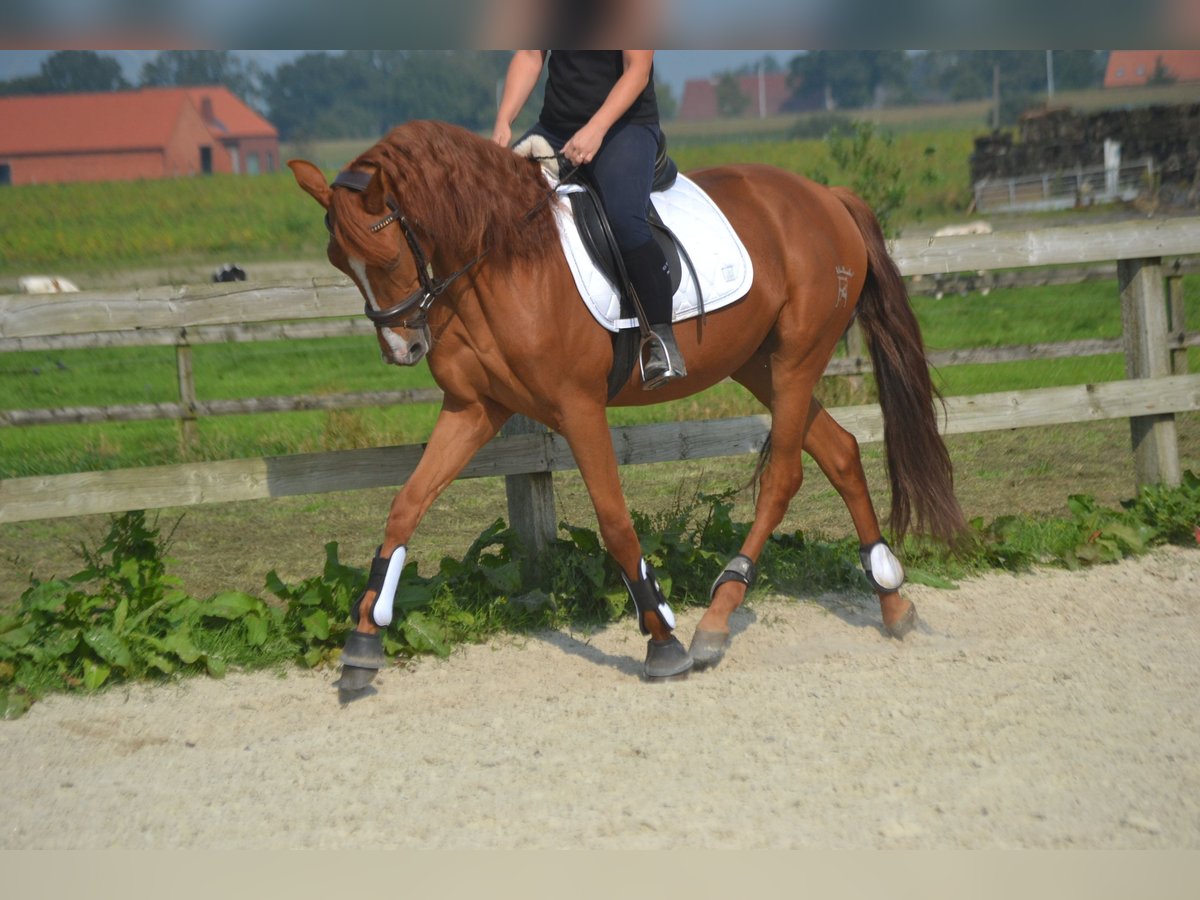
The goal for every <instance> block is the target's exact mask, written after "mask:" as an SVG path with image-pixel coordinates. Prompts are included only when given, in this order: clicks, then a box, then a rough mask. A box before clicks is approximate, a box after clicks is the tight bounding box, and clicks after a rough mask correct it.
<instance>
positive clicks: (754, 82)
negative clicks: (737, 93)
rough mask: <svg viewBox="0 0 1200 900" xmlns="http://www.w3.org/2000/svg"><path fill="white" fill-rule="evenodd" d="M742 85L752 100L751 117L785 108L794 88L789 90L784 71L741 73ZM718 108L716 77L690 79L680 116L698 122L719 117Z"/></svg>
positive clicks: (740, 80) (680, 108)
mask: <svg viewBox="0 0 1200 900" xmlns="http://www.w3.org/2000/svg"><path fill="white" fill-rule="evenodd" d="M737 82H738V87H739V88H740V89H741V92H742V93H743V94H744V95H745V97H746V99H747V100H748V101H749V103H748V104H747V106H746V113H745V114H746V115H748V116H773V115H775V114H777V113H779V112H780V111H781V110H782V109H783V105H784V104H785V103H786V102H787V100H788V97H789V96H790V95H791V91H789V90H788V85H787V74H786V73H783V72H773V73H766V74H763V75H761V76H760V75H740V76H738V79H737ZM718 114H719V113H718V110H717V80H716V79H712V78H690V79H688V80H687V82H685V83H684V86H683V101H682V102H681V103H680V104H679V119H680V121H683V122H696V121H701V120H704V119H715V118H717V116H718Z"/></svg>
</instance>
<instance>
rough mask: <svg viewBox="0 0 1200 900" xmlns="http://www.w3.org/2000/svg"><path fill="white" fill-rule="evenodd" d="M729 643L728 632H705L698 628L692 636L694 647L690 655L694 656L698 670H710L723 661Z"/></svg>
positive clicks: (689, 650) (693, 659) (689, 651)
mask: <svg viewBox="0 0 1200 900" xmlns="http://www.w3.org/2000/svg"><path fill="white" fill-rule="evenodd" d="M729 641H730V636H729V632H728V631H704V630H702V629H699V628H697V629H696V632H695V633H694V634H693V635H692V646H691V647H690V648H689V649H688V653H690V654H691V655H692V661H693V662H694V663H695V665H696V668H697V669H708V668H711V667H712V666H715V665H716V664H717V663H719V662H720V661H721V658H722V657H723V656H724V655H725V648H726V647H728V646H729Z"/></svg>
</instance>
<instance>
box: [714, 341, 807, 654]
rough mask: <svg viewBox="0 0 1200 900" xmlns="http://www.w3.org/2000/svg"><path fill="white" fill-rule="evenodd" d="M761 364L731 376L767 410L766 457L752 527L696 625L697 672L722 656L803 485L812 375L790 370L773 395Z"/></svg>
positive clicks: (754, 363)
mask: <svg viewBox="0 0 1200 900" xmlns="http://www.w3.org/2000/svg"><path fill="white" fill-rule="evenodd" d="M764 363H765V361H764V360H761V359H756V360H752V361H751V362H750V363H748V364H747V365H746V366H745V367H743V369H742V370H740V371H738V372H736V373H734V376H733V377H734V378H735V379H736V380H737V381H738V382H740V383H741V384H743V385H745V386H746V387H747V388H749V389H750V392H751V393H753V394H754V395H755V397H756V398H757V399H758V400H759V401H760V402H761V403H763V404H764V405H765V406H767V407H768V408H769V409H770V410H771V416H772V422H771V453H770V455H769V457H768V458H767V463H766V466H765V467H764V469H763V471H762V477H761V480H760V483H759V492H758V500H757V502H756V503H755V508H754V523H753V524H752V525H751V526H750V531H749V533H748V534H747V535H746V539H745V541H743V543H742V546H741V550H740V551H739V553H738V555H737V556H736V557H734V559H733V560H732V561H730V563H729V565H727V566H726V567H725V570H724V571H723V572H722V573H721V574H720V575H719V576H718V577H717V580H716V581H715V582H714V583H713V588H712V596H711V597H710V598H709V606H708V609H707V610H706V611H705V613H704V615H703V616H702V617H701V619H700V621H699V622H698V623H697V625H696V632H695V635H694V636H693V638H692V647H691V652H692V657H693V659H694V660H695V663H696V666H697V667H701V668H702V667H704V666H711V665H716V663H717V662H719V661H720V659H721V657H722V656H723V655H724V652H725V647H726V646H727V645H728V643H729V617H730V615H732V614H733V611H734V610H735V609H737V608H738V607H739V606H741V604H742V601H743V600H744V599H745V597H746V591H747V590H748V589H749V587H750V585H751V583H752V582H753V580H754V573H755V568H756V565H757V561H758V558H759V555H760V554H761V553H762V550H763V547H765V546H766V543H767V540H768V539H769V538H770V536H771V534H772V532H773V531H774V530H775V529H776V528H777V527H778V526H779V523H780V522H782V521H783V517H784V515H785V514H786V513H787V509H788V505H789V504H790V503H791V501H792V498H793V497H794V496H795V495H796V492H797V491H798V490H800V485H801V484H802V483H803V481H804V469H803V462H802V459H801V452H800V451H801V448H802V447H803V446H804V443H805V435H806V433H807V431H808V427H809V422H810V418H811V415H812V412H811V411H812V409H815V408H819V407H817V406H816V405H815V401H813V399H812V388H813V384H814V383H815V376H813V375H812V374H810V373H807V372H794V373H793V375H792V377H788V378H784V379H781V382H782V383H784V384H786V385H787V389H786V392H784V391H774V390H772V384H773V376H772V374H771V372H770V370H769V369H768V368H767V366H766V365H765V364H764ZM817 374H818V375H819V372H818V373H817ZM774 377H775V378H778V375H777V374H776V375H775V376H774Z"/></svg>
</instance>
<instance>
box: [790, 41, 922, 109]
mask: <svg viewBox="0 0 1200 900" xmlns="http://www.w3.org/2000/svg"><path fill="white" fill-rule="evenodd" d="M909 66H910V62H909V59H908V57H907V56H906V55H905V53H904V51H903V50H814V51H811V52H809V53H805V54H803V55H801V56H795V57H793V58H792V60H791V62H790V63H789V64H788V86H789V87H790V88H791V91H792V95H793V98H797V97H799V95H801V94H816V93H828V94H831V95H832V97H833V100H834V102H835V103H836V104H837V105H838V106H840V107H844V108H845V107H849V108H854V107H861V106H866V105H868V104H870V103H872V102H873V101H875V100H876V99H877V98H878V97H880V96H881V95H882V94H883V92H885V91H887V90H895V91H906V90H907V87H908V70H909Z"/></svg>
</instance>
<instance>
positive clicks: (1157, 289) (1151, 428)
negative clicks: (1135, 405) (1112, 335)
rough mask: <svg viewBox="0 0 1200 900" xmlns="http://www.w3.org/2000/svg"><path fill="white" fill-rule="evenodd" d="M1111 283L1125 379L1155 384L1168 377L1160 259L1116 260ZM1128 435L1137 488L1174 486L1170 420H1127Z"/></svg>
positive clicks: (1175, 453) (1176, 474)
mask: <svg viewBox="0 0 1200 900" xmlns="http://www.w3.org/2000/svg"><path fill="white" fill-rule="evenodd" d="M1117 283H1118V284H1119V286H1120V290H1121V322H1122V325H1123V329H1124V343H1125V372H1126V374H1127V376H1128V377H1129V378H1157V377H1160V376H1165V375H1169V374H1171V369H1170V356H1169V353H1168V350H1167V301H1166V296H1165V293H1164V291H1163V272H1162V259H1161V258H1153V259H1122V260H1118V262H1117ZM1129 431H1130V437H1131V439H1132V442H1133V454H1134V467H1135V469H1136V472H1137V483H1138V486H1139V487H1141V486H1142V485H1146V484H1158V483H1166V484H1168V485H1177V484H1179V483H1180V481H1181V480H1182V474H1181V470H1180V466H1179V446H1178V443H1177V442H1176V431H1175V416H1174V414H1172V413H1167V414H1163V415H1152V416H1136V417H1134V418H1131V419H1130V420H1129Z"/></svg>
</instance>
